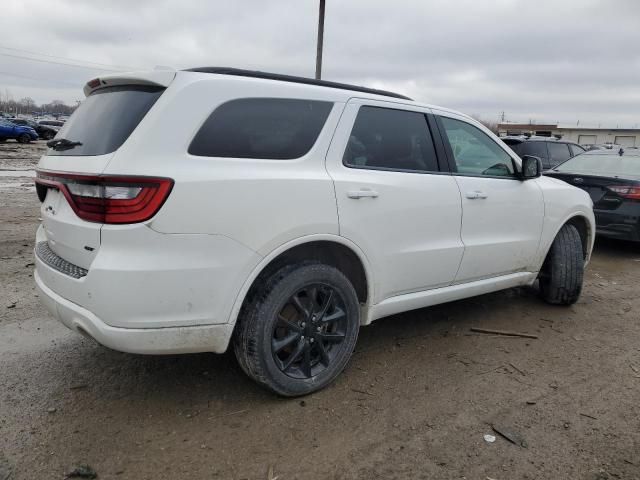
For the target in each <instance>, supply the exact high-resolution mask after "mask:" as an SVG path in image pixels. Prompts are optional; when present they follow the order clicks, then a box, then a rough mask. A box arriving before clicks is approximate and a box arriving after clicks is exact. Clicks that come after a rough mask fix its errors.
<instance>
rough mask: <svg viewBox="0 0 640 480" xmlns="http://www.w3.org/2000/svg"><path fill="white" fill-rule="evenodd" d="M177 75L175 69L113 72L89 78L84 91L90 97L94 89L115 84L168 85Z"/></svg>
mask: <svg viewBox="0 0 640 480" xmlns="http://www.w3.org/2000/svg"><path fill="white" fill-rule="evenodd" d="M175 76H176V71H175V70H152V71H146V72H127V73H113V74H110V75H104V76H102V77H98V78H94V79H93V80H89V81H88V82H87V84H86V85H85V86H84V88H83V91H84V94H85V96H87V97H88V96H89V95H90V94H91V93H92V92H93V91H94V90H97V89H99V88H104V87H112V86H115V85H153V86H158V87H168V86H169V84H170V83H171V82H172V81H173V79H174V78H175Z"/></svg>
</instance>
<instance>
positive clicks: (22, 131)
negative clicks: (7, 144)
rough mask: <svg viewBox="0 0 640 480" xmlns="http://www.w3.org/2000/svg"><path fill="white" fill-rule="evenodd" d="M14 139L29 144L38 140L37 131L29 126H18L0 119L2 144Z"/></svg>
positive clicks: (0, 139)
mask: <svg viewBox="0 0 640 480" xmlns="http://www.w3.org/2000/svg"><path fill="white" fill-rule="evenodd" d="M9 138H12V139H14V140H17V141H18V142H20V143H29V142H30V141H32V140H37V139H38V134H37V133H36V131H35V130H34V129H33V128H31V127H29V126H28V125H16V124H15V123H13V122H11V121H9V120H6V119H4V118H0V142H4V141H6V140H7V139H9Z"/></svg>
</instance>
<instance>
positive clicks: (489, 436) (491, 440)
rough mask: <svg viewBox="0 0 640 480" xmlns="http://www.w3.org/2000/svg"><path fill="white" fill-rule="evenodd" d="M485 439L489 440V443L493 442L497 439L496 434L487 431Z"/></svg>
mask: <svg viewBox="0 0 640 480" xmlns="http://www.w3.org/2000/svg"><path fill="white" fill-rule="evenodd" d="M484 441H485V442H487V443H493V442H495V441H496V436H495V435H491V434H489V433H485V435H484Z"/></svg>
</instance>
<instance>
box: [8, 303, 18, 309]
mask: <svg viewBox="0 0 640 480" xmlns="http://www.w3.org/2000/svg"><path fill="white" fill-rule="evenodd" d="M17 304H18V302H13V303H10V304H9V305H7V308H16V305H17Z"/></svg>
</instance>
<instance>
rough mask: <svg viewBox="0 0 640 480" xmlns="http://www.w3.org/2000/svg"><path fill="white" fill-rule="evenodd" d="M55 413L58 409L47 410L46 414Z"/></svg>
mask: <svg viewBox="0 0 640 480" xmlns="http://www.w3.org/2000/svg"><path fill="white" fill-rule="evenodd" d="M57 411H58V409H57V408H55V407H50V408H47V413H56V412H57Z"/></svg>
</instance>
